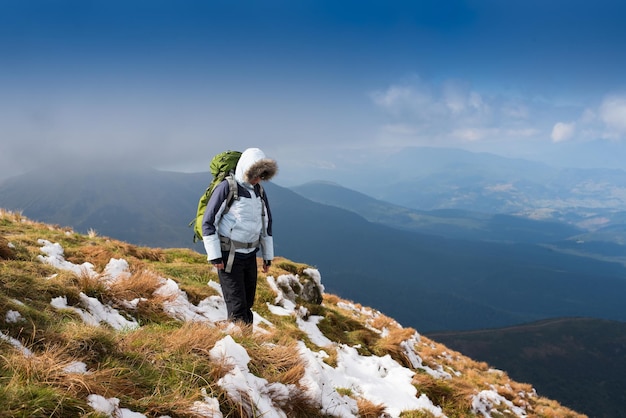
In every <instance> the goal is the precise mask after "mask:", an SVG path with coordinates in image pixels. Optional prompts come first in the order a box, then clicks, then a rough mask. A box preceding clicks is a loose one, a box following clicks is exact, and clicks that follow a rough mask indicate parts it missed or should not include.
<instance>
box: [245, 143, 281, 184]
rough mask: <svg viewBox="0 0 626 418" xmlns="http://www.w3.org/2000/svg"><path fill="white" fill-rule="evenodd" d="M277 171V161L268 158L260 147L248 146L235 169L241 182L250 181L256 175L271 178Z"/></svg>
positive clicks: (264, 178)
mask: <svg viewBox="0 0 626 418" xmlns="http://www.w3.org/2000/svg"><path fill="white" fill-rule="evenodd" d="M277 172H278V164H276V161H274V160H272V159H270V158H267V157H266V156H265V153H264V152H263V151H261V150H260V149H259V148H248V149H246V150H245V151H244V152H243V153H242V154H241V158H239V162H238V163H237V168H236V169H235V179H236V180H237V181H238V182H241V183H249V182H250V180H252V179H254V178H256V177H261V179H262V180H270V179H271V178H272V177H274V176H275V175H276V173H277Z"/></svg>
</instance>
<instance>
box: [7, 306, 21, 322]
mask: <svg viewBox="0 0 626 418" xmlns="http://www.w3.org/2000/svg"><path fill="white" fill-rule="evenodd" d="M4 321H5V322H8V323H11V324H15V323H17V322H23V321H25V319H24V317H23V316H22V314H21V313H19V312H18V311H14V310H12V309H9V310H8V311H7V313H6V315H5V316H4Z"/></svg>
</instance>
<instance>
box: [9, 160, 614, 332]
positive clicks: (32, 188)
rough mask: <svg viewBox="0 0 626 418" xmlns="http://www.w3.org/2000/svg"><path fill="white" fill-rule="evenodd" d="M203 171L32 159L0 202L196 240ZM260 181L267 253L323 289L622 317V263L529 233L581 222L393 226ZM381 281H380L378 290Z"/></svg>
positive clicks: (370, 299) (493, 322)
mask: <svg viewBox="0 0 626 418" xmlns="http://www.w3.org/2000/svg"><path fill="white" fill-rule="evenodd" d="M208 182H209V178H208V175H207V174H204V173H196V174H182V173H171V172H161V171H156V170H142V169H135V170H121V169H117V170H110V169H106V168H95V167H91V168H90V169H88V170H85V169H84V168H80V169H76V170H72V169H71V168H67V169H59V170H58V171H56V172H55V171H50V170H42V171H40V172H33V173H30V174H28V175H24V176H19V177H15V178H12V179H9V180H6V181H4V182H3V183H2V184H1V185H0V207H4V208H7V209H11V210H23V212H24V214H25V215H27V216H28V217H30V218H32V219H37V220H41V221H45V222H48V223H54V224H59V225H64V226H72V227H73V228H75V229H76V230H77V231H79V232H87V231H88V230H89V229H94V230H96V231H97V232H98V233H100V234H102V235H106V236H111V237H114V238H118V239H123V240H125V241H128V242H131V243H134V244H139V245H146V246H161V247H177V246H180V247H189V248H193V249H195V250H197V251H199V252H203V248H202V246H201V244H199V243H197V244H193V243H192V231H191V228H188V226H187V224H188V222H189V221H190V220H191V218H192V217H193V215H194V214H195V210H196V205H197V199H198V197H199V195H200V194H201V193H202V192H203V190H204V188H205V187H206V185H207V184H208ZM266 189H267V192H268V196H269V197H270V201H271V204H272V209H273V212H274V215H275V243H276V253H277V254H278V255H283V256H285V257H288V258H290V259H293V260H299V261H302V262H306V263H309V264H311V265H315V266H316V267H318V268H319V269H320V271H321V272H322V274H323V275H324V277H325V283H326V286H327V287H328V290H329V291H330V292H333V293H336V294H339V295H341V296H342V297H345V298H348V299H352V300H358V301H359V302H362V303H365V304H367V305H369V306H373V307H376V308H377V309H380V310H381V311H383V312H386V313H388V314H390V315H393V317H395V318H397V319H398V320H399V321H401V323H404V324H406V325H409V326H414V327H415V328H417V329H420V330H422V331H423V332H428V331H437V330H467V329H477V328H494V327H501V326H508V325H514V324H519V323H524V322H528V321H534V320H539V319H544V318H551V317H560V316H590V317H597V318H605V319H613V320H626V310H624V309H623V300H622V299H623V298H622V295H623V294H625V293H626V280H624V277H626V269H625V267H624V266H623V265H622V264H619V263H611V262H606V261H604V260H599V259H592V258H588V257H581V256H577V255H576V254H569V253H564V252H562V251H555V250H554V249H552V248H548V247H546V246H545V245H544V244H540V242H541V241H544V240H545V242H546V243H548V244H554V243H558V242H563V241H564V240H566V238H567V237H568V236H569V234H570V233H574V234H578V233H579V232H580V231H579V230H578V229H576V228H573V227H571V226H563V225H558V224H556V223H546V222H538V221H531V220H524V219H520V218H517V217H511V216H492V215H483V217H482V218H481V216H480V215H478V214H475V213H473V214H464V213H462V212H456V213H454V216H450V214H449V213H441V212H434V213H428V214H424V218H423V219H421V220H420V222H421V223H422V224H423V225H422V227H419V228H418V227H417V226H416V225H413V226H412V227H411V228H402V229H400V228H399V227H398V225H395V226H393V227H392V226H390V225H388V224H387V225H386V224H383V223H380V222H378V223H376V222H372V221H368V220H367V219H365V218H364V217H363V216H365V214H363V216H360V215H358V214H357V213H355V211H354V210H353V211H348V210H345V209H342V208H338V207H333V206H330V205H325V204H320V203H316V202H313V201H312V200H309V199H306V198H304V197H302V196H300V195H298V194H296V193H295V192H294V191H292V190H289V189H286V188H283V187H279V186H277V185H276V184H272V183H269V184H267V186H266ZM361 197H362V196H361ZM383 208H384V206H383ZM398 210H400V209H398ZM379 211H380V210H379ZM382 212H384V210H382ZM411 213H412V212H410V211H409V212H407V214H411ZM386 222H387V223H389V221H386ZM439 225H442V226H445V228H444V227H442V228H440V227H439ZM450 225H452V226H453V227H451V226H450ZM420 228H421V229H420ZM439 230H441V231H444V230H445V231H444V232H438V231H439ZM450 231H453V232H450ZM476 231H478V232H476ZM507 231H512V232H510V233H509V232H507ZM533 234H536V235H537V237H539V238H537V239H534V238H531V237H532V236H533ZM555 245H556V244H555ZM618 258H619V257H618ZM381 283H383V284H384V285H385V288H386V289H388V292H384V293H382V294H381V293H380V292H379V289H380V285H381Z"/></svg>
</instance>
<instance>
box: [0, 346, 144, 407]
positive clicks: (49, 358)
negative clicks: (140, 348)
mask: <svg viewBox="0 0 626 418" xmlns="http://www.w3.org/2000/svg"><path fill="white" fill-rule="evenodd" d="M0 358H1V359H2V360H3V361H5V362H6V364H7V366H8V367H9V368H10V369H11V371H12V377H11V381H10V382H8V383H7V386H9V385H15V386H31V385H49V386H51V387H55V388H59V389H62V390H63V391H65V392H68V393H69V394H71V395H72V396H76V397H79V398H85V397H86V396H87V395H89V394H92V393H98V394H102V395H103V396H104V395H106V394H107V393H125V394H128V395H129V396H133V395H138V393H137V392H136V391H135V385H134V384H133V382H132V381H129V380H128V379H124V378H120V376H121V375H123V374H124V370H123V369H120V368H110V367H108V368H104V369H90V370H88V372H87V373H82V372H81V373H75V372H71V371H69V368H70V366H72V365H74V364H75V362H77V361H81V359H79V358H70V357H68V354H67V352H66V350H65V348H64V347H58V346H56V347H48V348H46V349H45V350H43V351H41V352H39V353H37V352H35V353H33V355H30V356H24V355H23V354H22V353H20V352H18V351H16V350H13V351H12V352H10V353H7V354H6V355H3V356H0Z"/></svg>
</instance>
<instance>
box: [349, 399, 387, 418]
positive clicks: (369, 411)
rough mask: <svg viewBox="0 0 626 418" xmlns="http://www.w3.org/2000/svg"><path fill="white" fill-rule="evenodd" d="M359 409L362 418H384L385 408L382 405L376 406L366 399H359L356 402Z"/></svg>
mask: <svg viewBox="0 0 626 418" xmlns="http://www.w3.org/2000/svg"><path fill="white" fill-rule="evenodd" d="M356 405H357V408H359V417H360V418H378V417H381V416H383V414H384V412H385V409H386V408H385V406H384V405H382V404H375V403H373V402H371V401H368V400H367V399H365V398H360V397H359V398H357V400H356Z"/></svg>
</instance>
